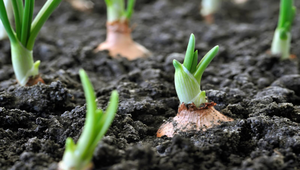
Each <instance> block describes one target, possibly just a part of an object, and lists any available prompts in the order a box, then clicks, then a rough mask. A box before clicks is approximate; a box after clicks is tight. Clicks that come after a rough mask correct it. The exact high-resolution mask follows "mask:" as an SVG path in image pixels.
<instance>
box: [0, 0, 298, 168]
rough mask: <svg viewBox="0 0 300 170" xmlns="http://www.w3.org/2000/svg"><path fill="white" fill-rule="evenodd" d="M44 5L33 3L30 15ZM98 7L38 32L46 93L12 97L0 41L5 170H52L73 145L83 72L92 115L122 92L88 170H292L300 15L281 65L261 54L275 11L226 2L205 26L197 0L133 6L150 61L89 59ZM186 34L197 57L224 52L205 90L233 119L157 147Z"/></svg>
mask: <svg viewBox="0 0 300 170" xmlns="http://www.w3.org/2000/svg"><path fill="white" fill-rule="evenodd" d="M44 2H45V0H43V1H36V4H37V7H36V10H35V14H36V13H37V12H38V10H39V9H40V8H41V5H42V4H43V3H44ZM294 2H295V5H296V6H297V7H300V1H294ZM94 3H95V6H94V10H93V11H92V12H90V13H81V12H78V11H76V10H74V9H72V8H71V6H70V5H69V4H68V3H67V2H65V1H63V2H62V4H61V5H60V7H59V8H58V9H57V10H56V11H55V12H54V13H53V15H52V16H51V17H50V18H49V20H48V21H47V22H46V24H45V25H44V27H43V28H42V30H41V32H40V34H39V36H38V39H37V41H36V44H35V47H34V58H35V60H41V67H40V73H41V76H42V78H43V79H44V80H45V83H46V84H37V85H35V86H32V87H20V86H19V85H18V84H17V82H16V80H15V78H14V73H13V69H12V66H11V60H10V46H9V41H8V40H5V41H1V42H0V153H1V154H0V167H1V169H11V170H41V169H51V170H55V169H56V168H57V163H58V162H59V161H60V160H61V158H62V155H63V152H64V145H65V140H66V138H67V137H72V138H73V139H74V140H75V141H77V140H78V138H79V136H80V134H81V132H82V128H83V125H84V121H85V114H86V105H85V97H84V93H83V89H82V86H81V82H80V79H79V75H78V70H79V69H80V68H83V69H85V70H86V71H87V73H88V75H89V77H90V79H91V81H92V83H93V85H94V88H95V91H96V95H97V105H98V107H99V108H102V109H103V110H105V109H106V106H107V103H108V100H109V96H110V93H111V91H112V90H114V89H116V90H117V91H118V92H119V94H120V104H119V109H118V112H117V115H116V118H115V120H114V121H113V123H112V126H111V127H110V129H109V130H108V132H107V134H106V135H105V137H104V138H103V139H102V141H101V142H99V145H98V146H97V148H96V150H95V152H94V156H93V163H94V165H95V169H99V170H106V169H109V170H123V169H126V170H127V169H139V170H148V169H149V170H151V169H162V170H168V169H170V170H174V169H182V170H185V169H187V170H189V169H203V170H206V169H210V170H220V169H232V170H240V169H243V170H258V169H260V170H262V169H264V170H267V169H269V170H283V169H293V170H295V169H300V124H299V123H300V74H299V71H300V67H299V57H300V48H298V47H299V45H300V17H296V18H295V21H294V24H293V27H292V49H291V53H292V54H295V56H296V58H295V59H292V60H286V61H281V60H280V59H279V57H278V56H271V55H270V54H269V49H270V44H271V41H272V38H273V33H274V30H275V28H276V25H277V20H278V9H279V1H278V2H276V3H275V2H273V0H264V1H261V0H249V1H248V2H247V3H246V4H244V5H235V4H233V3H231V2H229V1H225V2H224V3H223V6H222V9H220V10H219V11H218V13H217V14H216V15H215V23H214V24H212V25H207V24H205V22H204V21H203V19H202V18H201V17H200V15H199V5H200V1H198V0H190V1H188V2H187V1H182V0H139V1H137V2H136V3H137V4H136V8H135V12H134V16H133V18H132V21H131V25H132V27H133V33H132V37H133V39H134V40H136V41H137V42H138V43H140V44H142V45H144V46H145V47H147V48H148V49H149V50H151V52H152V53H153V56H152V57H149V58H143V59H137V60H134V61H128V60H127V59H125V58H122V57H119V58H111V57H109V56H108V52H107V51H103V52H100V53H97V54H95V53H94V52H93V50H94V48H96V47H97V45H98V44H99V43H101V42H102V41H104V40H105V34H106V30H105V22H106V8H105V3H104V1H96V0H94ZM191 33H194V34H195V36H196V49H197V50H198V51H199V56H201V57H202V56H203V55H204V54H205V53H206V52H207V51H208V50H210V49H211V48H212V47H213V46H215V45H219V46H220V51H219V53H218V55H217V57H216V58H215V59H214V60H213V62H212V63H211V64H210V66H209V67H208V68H207V69H206V71H205V73H204V75H203V78H202V82H201V84H202V87H201V88H202V90H205V91H206V93H207V96H208V99H209V100H210V101H214V102H216V103H217V106H215V108H216V109H217V110H219V111H220V112H222V113H223V114H224V115H226V116H229V117H231V118H233V119H235V120H234V121H233V122H226V123H223V124H221V125H219V126H215V127H213V128H211V129H208V130H207V131H205V132H202V131H200V132H197V133H194V134H190V133H180V134H177V135H175V136H174V137H173V138H167V137H162V138H157V137H156V131H157V129H158V128H159V126H160V125H161V124H162V123H163V122H164V121H166V120H168V119H169V118H171V117H174V116H175V115H176V113H177V109H178V106H179V100H178V98H177V96H176V92H175V87H174V83H173V82H174V78H173V76H174V68H173V65H172V60H173V59H177V60H178V61H180V62H182V61H183V58H184V52H185V49H186V46H187V42H188V37H189V35H190V34H191Z"/></svg>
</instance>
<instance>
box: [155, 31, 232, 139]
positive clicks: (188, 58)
mask: <svg viewBox="0 0 300 170" xmlns="http://www.w3.org/2000/svg"><path fill="white" fill-rule="evenodd" d="M194 48H195V37H194V35H193V34H192V35H191V36H190V40H189V44H188V47H187V51H186V54H185V59H184V62H183V64H181V63H179V62H178V61H177V60H173V65H174V67H175V76H174V79H175V89H176V92H177V96H178V98H179V100H180V103H181V104H180V106H179V109H178V114H177V115H176V117H174V118H173V120H172V121H171V122H166V123H164V124H163V125H162V126H161V127H160V128H159V130H158V131H157V137H161V136H164V135H166V136H168V137H173V135H174V134H176V133H178V132H193V131H199V130H201V129H202V130H205V129H207V128H210V127H212V126H213V125H217V124H220V122H221V121H232V120H233V119H231V118H228V117H226V116H224V115H223V114H221V113H219V112H218V111H217V110H215V109H214V107H213V106H214V105H216V104H215V103H214V102H210V103H207V97H206V94H205V91H201V89H200V83H201V78H202V75H203V72H204V70H205V69H206V67H207V66H208V65H209V63H210V62H211V61H212V60H213V59H214V57H215V56H216V54H217V53H218V50H219V46H215V47H214V48H213V49H211V50H210V51H209V52H208V53H207V54H206V55H205V56H204V57H203V58H202V60H201V61H200V62H199V63H198V51H194Z"/></svg>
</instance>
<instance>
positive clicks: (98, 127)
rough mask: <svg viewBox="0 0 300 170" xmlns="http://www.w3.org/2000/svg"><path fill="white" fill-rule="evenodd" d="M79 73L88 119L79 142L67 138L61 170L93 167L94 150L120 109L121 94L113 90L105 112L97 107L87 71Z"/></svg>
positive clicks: (60, 165)
mask: <svg viewBox="0 0 300 170" xmlns="http://www.w3.org/2000/svg"><path fill="white" fill-rule="evenodd" d="M79 74H80V79H81V82H82V84H83V89H84V94H85V98H86V101H87V102H86V103H87V114H86V120H85V124H84V128H83V132H82V134H81V135H80V137H79V140H78V142H77V144H75V143H74V141H73V140H72V138H67V140H66V149H65V153H64V156H63V159H62V161H61V162H59V165H58V166H59V167H58V169H59V170H89V169H92V167H93V164H92V162H91V160H92V158H93V153H94V150H95V148H96V147H97V145H98V142H99V141H100V140H101V139H102V137H103V136H104V134H105V133H106V131H107V130H108V128H109V127H110V124H111V123H112V121H113V119H114V117H115V115H116V112H117V109H118V102H119V95H118V92H117V91H113V92H112V94H111V96H110V101H109V105H108V107H107V109H106V111H105V113H103V111H102V110H100V109H97V104H96V96H95V92H94V89H93V86H92V84H91V82H90V80H89V78H88V76H87V74H86V72H85V71H84V70H80V71H79Z"/></svg>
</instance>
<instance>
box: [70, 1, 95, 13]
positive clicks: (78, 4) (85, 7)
mask: <svg viewBox="0 0 300 170" xmlns="http://www.w3.org/2000/svg"><path fill="white" fill-rule="evenodd" d="M67 1H68V2H69V3H70V4H71V5H72V7H73V8H74V9H76V10H78V11H82V12H90V11H91V10H92V9H93V8H94V3H93V2H91V1H90V0H67Z"/></svg>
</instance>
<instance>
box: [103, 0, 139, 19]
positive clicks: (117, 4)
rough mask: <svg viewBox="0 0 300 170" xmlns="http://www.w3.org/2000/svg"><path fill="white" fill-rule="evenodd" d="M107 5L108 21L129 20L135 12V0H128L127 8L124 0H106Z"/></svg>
mask: <svg viewBox="0 0 300 170" xmlns="http://www.w3.org/2000/svg"><path fill="white" fill-rule="evenodd" d="M105 3H106V6H107V22H114V21H122V22H124V21H129V20H130V18H131V15H132V13H133V7H134V4H135V0H128V1H127V9H126V10H125V2H124V0H105Z"/></svg>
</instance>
